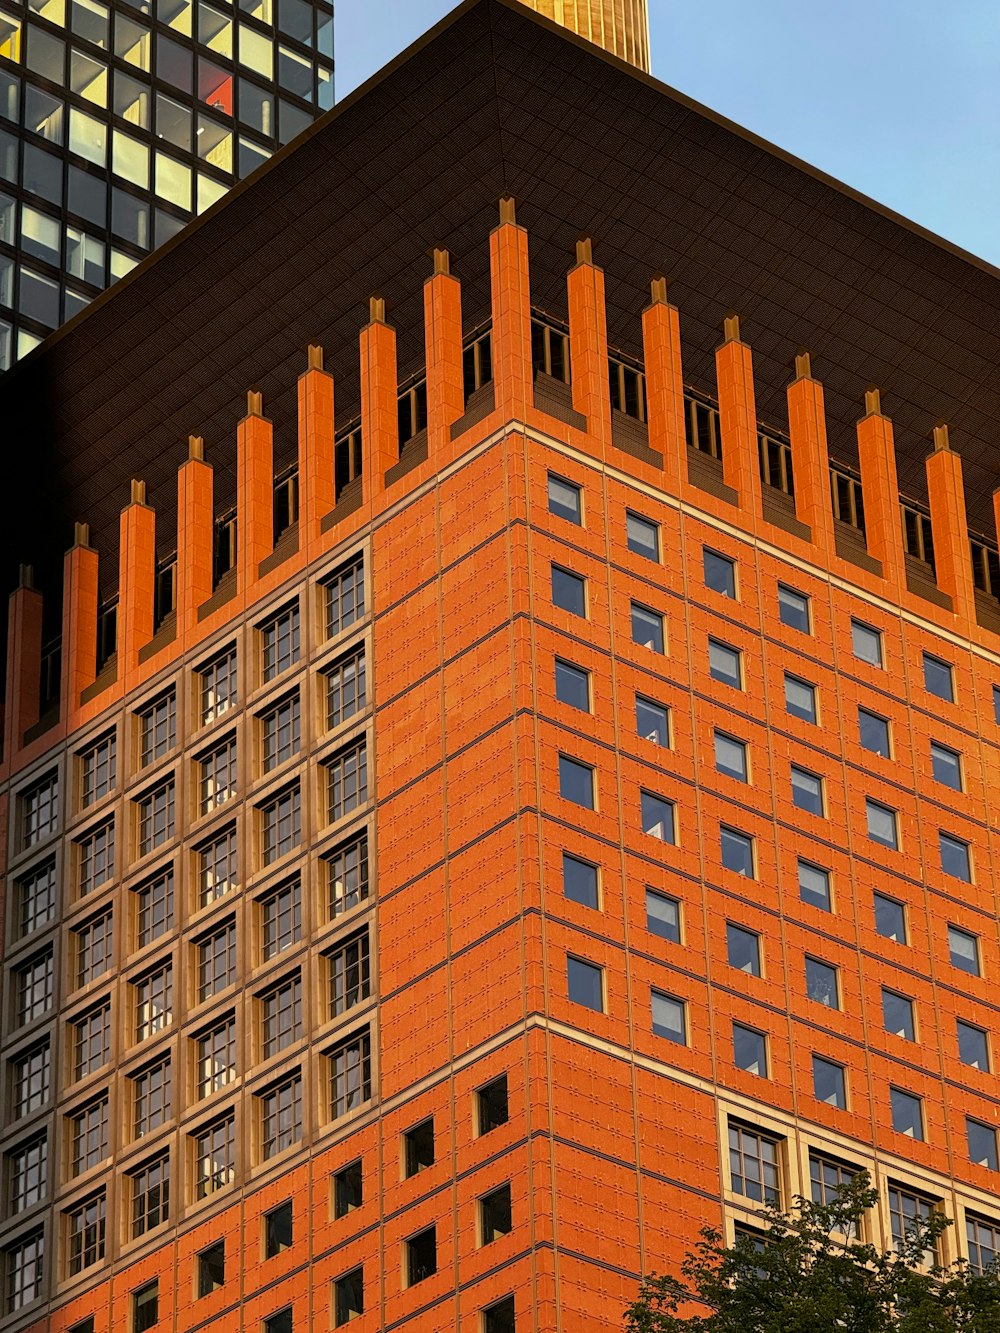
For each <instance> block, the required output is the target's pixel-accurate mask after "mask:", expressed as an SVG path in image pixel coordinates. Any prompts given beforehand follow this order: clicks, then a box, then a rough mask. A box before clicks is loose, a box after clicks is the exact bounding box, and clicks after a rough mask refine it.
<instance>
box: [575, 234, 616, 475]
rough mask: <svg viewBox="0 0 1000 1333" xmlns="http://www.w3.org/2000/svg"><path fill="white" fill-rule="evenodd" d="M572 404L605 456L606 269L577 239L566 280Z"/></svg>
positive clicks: (607, 396)
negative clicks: (583, 417)
mask: <svg viewBox="0 0 1000 1333" xmlns="http://www.w3.org/2000/svg"><path fill="white" fill-rule="evenodd" d="M566 290H567V297H568V300H569V346H570V357H571V358H572V375H571V380H572V386H573V406H574V407H575V408H576V410H577V411H578V412H581V413H582V414H583V415H584V416H585V417H586V418H587V431H588V433H589V434H590V435H592V436H593V437H594V439H595V440H596V441H597V445H598V448H599V450H600V453H599V455H598V457H600V458H606V457H607V454H608V450H609V449H610V446H611V394H610V389H609V387H608V320H607V309H606V305H605V298H604V272H603V270H602V269H599V268H598V267H597V265H596V264H595V263H594V258H593V247H592V246H591V243H590V241H589V240H583V241H577V243H576V265H575V267H574V268H572V269H570V271H569V276H568V278H567V280H566Z"/></svg>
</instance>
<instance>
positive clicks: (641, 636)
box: [631, 602, 667, 653]
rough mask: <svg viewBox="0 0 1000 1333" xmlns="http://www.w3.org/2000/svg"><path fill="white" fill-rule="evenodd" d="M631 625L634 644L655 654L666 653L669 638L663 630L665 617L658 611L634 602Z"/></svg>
mask: <svg viewBox="0 0 1000 1333" xmlns="http://www.w3.org/2000/svg"><path fill="white" fill-rule="evenodd" d="M631 623H632V642H633V643H635V644H638V645H639V647H640V648H648V649H649V650H650V652H653V653H662V652H665V651H666V641H667V636H666V633H665V632H664V629H663V617H662V616H661V615H660V613H659V612H658V611H651V610H650V609H649V607H648V606H640V605H639V603H638V602H632V604H631Z"/></svg>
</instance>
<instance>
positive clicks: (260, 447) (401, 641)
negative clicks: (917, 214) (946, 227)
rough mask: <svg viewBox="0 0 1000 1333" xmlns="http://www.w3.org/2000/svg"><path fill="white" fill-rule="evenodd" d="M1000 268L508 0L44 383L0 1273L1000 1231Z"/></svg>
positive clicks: (25, 1310)
mask: <svg viewBox="0 0 1000 1333" xmlns="http://www.w3.org/2000/svg"><path fill="white" fill-rule="evenodd" d="M458 70H464V71H466V73H467V82H466V83H464V84H463V83H461V81H460V80H459V79H458V78H457V77H456V72H457V71H458ZM484 73H491V75H492V77H491V78H490V79H488V80H487V79H485V78H484V77H483V76H484ZM571 113H572V114H571ZM615 126H618V127H619V133H620V135H621V138H620V140H617V141H614V142H609V139H608V136H609V134H611V132H612V131H613V129H614V127H615ZM629 136H631V137H629ZM602 144H603V145H604V147H603V149H602V147H601V145H602ZM602 154H605V155H602ZM612 160H613V161H614V164H615V165H614V166H612ZM434 162H437V163H438V164H439V171H438V172H437V173H435V172H434V171H432V170H430V165H431V164H432V163H434ZM588 171H589V172H590V173H591V174H590V175H589V176H588V175H586V174H585V173H587V172H588ZM699 180H700V182H701V184H700V185H699V184H698V181H699ZM795 200H798V201H799V202H798V204H796V203H795V202H794V201H795ZM768 218H770V224H769V225H768V223H767V219H768ZM338 235H339V237H340V244H334V243H333V242H334V241H335V240H336V237H337V236H338ZM664 274H666V275H667V276H663V275H664ZM227 292H228V294H229V302H228V304H227V303H226V301H225V300H223V299H222V297H223V294H224V293H227ZM998 306H1000V284H998V280H997V274H996V273H995V272H994V271H993V270H990V269H988V268H987V267H986V266H984V265H981V264H979V263H978V262H977V261H973V260H971V259H969V258H968V257H965V256H962V255H960V254H958V253H957V252H955V251H953V250H951V249H950V248H948V247H947V246H945V245H943V244H942V243H940V242H937V241H935V240H934V239H933V238H930V237H928V236H926V235H925V234H923V233H921V232H919V231H918V230H916V229H914V228H912V227H910V226H909V225H907V224H904V223H902V222H901V221H900V220H897V219H893V218H891V217H890V216H888V215H886V214H885V213H884V212H882V211H879V210H877V209H875V208H874V206H871V205H869V204H867V203H865V202H864V201H861V200H859V199H857V198H856V197H854V196H852V195H850V194H849V193H848V192H845V191H844V190H843V189H841V188H839V187H836V186H835V185H834V184H833V183H831V182H829V181H826V180H825V179H823V178H820V177H818V176H817V175H816V174H815V173H811V172H809V171H808V170H807V169H805V168H803V167H802V166H801V165H800V164H796V163H793V162H791V161H790V160H789V159H787V158H785V157H783V156H782V155H781V154H779V153H777V152H776V151H775V150H771V149H768V148H767V147H766V146H765V145H761V144H760V143H758V142H756V141H753V140H750V139H749V138H747V137H746V136H745V135H743V134H742V133H741V132H738V131H737V130H736V129H735V128H734V127H731V126H727V125H724V124H722V123H720V122H719V121H718V120H716V119H714V118H713V117H711V116H710V115H709V114H708V113H706V112H704V111H702V110H700V109H698V108H696V107H694V106H692V104H690V103H689V102H687V101H686V100H685V99H683V98H681V97H679V96H678V95H677V94H674V93H671V92H670V91H669V90H667V89H664V88H662V87H661V86H660V85H658V84H656V83H655V82H654V81H653V80H651V79H649V78H648V77H646V76H644V75H642V74H641V73H638V72H636V71H634V70H631V69H629V68H627V67H626V66H624V65H623V64H620V63H619V62H617V61H616V60H614V59H613V58H612V57H610V56H607V55H604V54H602V53H600V52H597V51H595V50H593V49H592V48H590V47H589V46H587V45H586V44H584V43H583V42H581V41H579V40H577V39H575V38H574V37H572V36H570V35H567V34H565V33H563V32H560V31H559V30H557V29H556V28H555V27H554V26H553V25H552V24H551V23H547V22H546V21H545V20H544V18H538V17H535V16H533V15H531V14H529V13H527V12H526V11H524V10H523V9H522V8H521V7H520V6H519V5H517V4H515V3H513V0H470V3H468V4H466V5H464V6H462V7H461V8H460V9H459V10H458V11H456V13H455V14H454V15H453V16H451V18H450V19H449V20H447V21H446V22H445V23H444V24H442V25H440V26H439V27H438V28H437V29H435V30H434V31H433V32H432V33H431V34H429V36H428V37H427V38H426V39H425V40H424V41H423V42H422V43H420V44H418V46H417V47H416V48H414V49H413V50H412V51H410V52H408V53H406V54H405V55H404V56H403V57H402V58H401V59H400V60H399V61H398V62H396V63H395V64H394V65H393V66H391V67H390V68H389V70H388V71H386V72H385V73H384V75H383V76H381V77H379V78H378V79H376V80H374V81H373V82H372V84H371V85H369V86H367V87H366V88H365V89H362V90H360V91H359V93H358V94H356V95H355V96H353V97H352V98H350V99H348V100H347V102H346V103H345V104H344V105H343V106H342V107H339V108H337V109H336V110H335V111H334V112H333V113H332V114H331V116H330V117H329V118H326V119H324V120H323V121H321V122H320V123H319V124H318V125H317V126H315V127H314V129H313V130H312V131H311V132H310V133H309V134H308V135H307V136H306V138H305V139H303V140H302V141H301V142H300V143H297V144H296V145H294V146H293V147H292V148H291V149H290V150H288V151H285V152H283V153H281V154H278V155H277V156H276V158H275V161H274V163H273V164H272V165H271V166H270V167H269V168H268V169H267V170H266V171H265V172H262V173H261V175H260V176H259V177H257V178H256V179H255V180H254V181H252V182H249V183H248V184H246V185H244V186H242V187H239V188H238V189H237V190H235V191H234V192H233V194H232V195H231V197H230V198H229V199H227V200H226V201H225V202H224V203H222V204H220V205H219V206H218V208H216V209H214V210H212V211H210V213H209V214H208V215H207V216H206V217H205V218H204V219H201V220H200V221H199V222H198V223H197V224H196V225H195V226H193V227H192V228H191V230H190V232H188V233H187V234H186V235H185V236H184V237H183V238H181V239H180V240H179V241H177V242H175V243H174V244H173V245H172V246H171V247H170V248H169V249H168V250H166V251H165V252H164V253H162V254H161V255H159V256H156V257H153V258H152V259H151V260H150V261H148V262H147V263H146V264H144V265H143V266H141V267H140V269H138V270H137V271H136V273H135V274H133V275H130V276H129V277H128V278H127V279H125V280H124V281H123V282H122V283H121V284H120V285H119V286H118V287H117V288H116V290H115V291H114V292H113V293H109V294H108V295H107V296H105V297H102V298H101V299H100V300H99V301H96V302H95V303H94V306H93V307H92V309H91V310H89V311H88V312H87V313H86V314H85V315H84V316H83V317H82V318H81V319H80V320H79V322H78V323H77V324H76V325H75V326H74V327H73V328H70V329H67V330H64V331H62V332H61V333H58V334H56V335H55V336H54V337H53V338H51V339H50V340H48V341H47V343H46V345H45V346H44V347H42V348H40V349H39V350H38V351H37V352H36V353H34V354H33V355H32V356H31V357H30V358H29V359H28V360H27V361H26V362H25V363H24V364H22V365H19V366H18V367H16V368H15V370H14V371H13V372H12V373H11V374H10V375H8V376H6V377H5V378H4V380H3V381H2V382H0V419H2V420H4V421H5V422H9V423H10V427H9V429H10V431H11V435H10V438H11V440H12V441H15V442H18V441H22V440H28V439H30V440H31V442H32V448H31V449H30V450H27V449H25V450H21V451H20V454H18V453H17V452H16V451H12V459H14V460H15V461H14V462H13V463H12V468H13V478H14V484H12V489H13V491H14V492H15V493H16V495H17V496H18V497H19V499H18V505H19V507H21V508H23V507H24V505H23V503H22V500H23V499H30V501H31V503H32V505H33V506H35V512H36V513H42V514H43V515H45V517H46V520H47V522H46V525H45V527H44V528H42V529H40V530H36V529H38V525H37V523H36V528H35V529H33V528H32V527H31V526H30V525H29V524H27V523H26V522H24V520H23V519H22V518H20V517H19V515H18V513H17V512H16V509H15V508H14V507H13V506H12V508H11V512H10V515H9V521H8V522H7V523H6V525H5V527H6V531H7V538H8V558H9V559H10V557H14V558H19V559H22V560H25V561H30V562H31V566H32V567H33V568H29V567H28V566H27V565H26V566H25V567H23V568H22V569H21V571H20V575H19V578H18V584H19V586H17V587H16V588H15V590H14V591H13V593H12V594H11V602H10V617H9V629H8V644H7V688H6V700H5V708H4V755H3V769H2V771H0V780H2V783H3V786H2V800H3V801H4V803H5V816H4V822H3V825H2V826H3V828H4V829H5V830H6V837H7V842H8V846H7V860H6V885H7V893H6V895H5V922H4V931H3V941H4V956H3V974H4V975H3V983H4V986H5V991H4V997H5V1003H4V1009H3V1018H2V1031H0V1060H2V1069H3V1078H4V1080H5V1082H4V1099H3V1111H2V1117H3V1118H2V1120H0V1125H2V1128H0V1151H2V1152H3V1154H4V1167H5V1169H4V1176H3V1180H4V1189H5V1190H6V1192H7V1196H6V1198H5V1201H4V1202H5V1205H6V1207H5V1213H4V1218H5V1220H4V1221H3V1222H2V1223H0V1252H2V1256H3V1289H2V1290H3V1300H4V1306H3V1316H2V1321H0V1330H3V1333H6V1329H7V1328H11V1329H17V1330H21V1329H32V1330H38V1333H41V1330H42V1329H43V1328H44V1329H46V1330H53V1331H58V1333H68V1331H70V1330H72V1331H73V1333H83V1331H84V1330H85V1329H91V1330H92V1333H109V1330H111V1329H112V1328H116V1329H118V1328H122V1329H124V1328H127V1329H129V1330H130V1331H131V1330H141V1329H145V1328H152V1327H155V1328H160V1327H164V1328H167V1327H169V1328H173V1329H175V1330H177V1333H187V1331H188V1330H195V1329H198V1328H203V1327H205V1326H207V1325H208V1324H210V1323H213V1322H215V1323H220V1324H221V1325H222V1326H224V1327H225V1328H227V1329H233V1330H237V1329H240V1330H246V1331H247V1333H250V1331H251V1330H254V1331H255V1333H289V1331H290V1330H305V1329H310V1330H311V1329H314V1328H329V1327H339V1326H342V1325H346V1324H347V1323H351V1324H352V1325H353V1326H354V1327H355V1328H357V1329H358V1330H359V1333H363V1330H365V1329H372V1330H374V1329H386V1330H388V1329H395V1328H401V1327H405V1328H407V1329H410V1328H412V1329H414V1330H426V1331H427V1333H432V1331H434V1330H440V1329H441V1328H444V1327H449V1328H450V1327H455V1328H457V1329H460V1330H462V1331H463V1333H511V1330H515V1329H516V1330H517V1331H518V1333H525V1330H532V1333H547V1330H554V1329H556V1328H557V1327H561V1328H565V1329H573V1330H574V1333H575V1331H576V1330H584V1331H589V1330H595V1331H596V1330H603V1329H611V1328H615V1327H618V1326H620V1321H621V1314H622V1310H623V1308H624V1306H625V1305H626V1303H627V1302H628V1301H629V1300H631V1299H632V1298H633V1296H634V1294H635V1291H636V1285H637V1279H638V1277H639V1275H640V1274H641V1273H644V1272H649V1271H664V1270H666V1269H672V1268H674V1267H675V1266H676V1265H677V1263H678V1262H679V1260H680V1258H681V1257H682V1255H683V1253H684V1252H685V1250H686V1249H687V1248H688V1247H689V1246H690V1245H691V1243H692V1242H693V1241H694V1240H695V1239H696V1238H697V1234H698V1230H699V1228H700V1227H701V1226H703V1225H705V1224H712V1225H719V1226H722V1227H724V1229H725V1231H726V1234H727V1236H729V1237H732V1236H733V1235H734V1234H736V1233H737V1232H738V1231H739V1230H741V1229H743V1230H750V1231H751V1232H752V1231H753V1229H754V1227H755V1225H756V1220H755V1219H756V1208H757V1207H758V1205H759V1204H760V1203H761V1202H762V1201H765V1200H776V1201H779V1202H782V1203H788V1202H790V1201H791V1200H792V1198H793V1196H795V1195H796V1194H802V1195H806V1196H812V1197H815V1198H824V1197H829V1192H830V1191H832V1189H833V1188H834V1187H835V1186H836V1184H837V1183H838V1182H839V1181H841V1180H843V1179H844V1178H845V1176H846V1175H848V1174H850V1173H852V1172H854V1171H856V1170H857V1169H859V1168H862V1167H864V1168H866V1169H868V1170H869V1171H870V1172H871V1173H872V1176H873V1178H874V1180H875V1182H876V1183H877V1185H878V1189H879V1203H878V1206H877V1207H876V1208H875V1209H873V1211H872V1213H871V1215H870V1217H869V1219H868V1222H867V1225H868V1229H869V1234H870V1237H871V1239H872V1240H873V1241H874V1242H875V1243H876V1244H880V1245H881V1244H890V1243H891V1242H892V1241H893V1239H894V1238H898V1237H899V1236H900V1235H901V1234H902V1230H903V1229H905V1227H906V1225H907V1220H908V1219H910V1218H912V1217H914V1216H916V1215H917V1214H919V1213H921V1212H923V1211H925V1210H927V1209H930V1208H943V1209H944V1210H945V1211H946V1212H948V1214H949V1215H950V1216H952V1217H953V1218H954V1219H955V1222H956V1225H955V1226H954V1227H953V1228H951V1229H950V1230H949V1231H948V1232H946V1233H945V1235H944V1237H943V1238H942V1242H941V1245H942V1258H944V1259H945V1260H949V1259H951V1258H954V1257H957V1256H967V1257H969V1258H970V1260H971V1261H972V1262H973V1263H974V1264H975V1265H977V1266H979V1265H984V1264H985V1263H987V1262H988V1261H989V1260H990V1259H991V1258H992V1256H993V1254H994V1253H995V1252H996V1250H997V1246H998V1244H1000V1209H998V1207H997V1202H996V1196H997V1165H998V1164H997V1145H996V1137H995V1127H996V1118H997V1111H998V1107H1000V1100H998V1098H997V1095H996V1083H995V1078H994V1075H993V1073H992V1072H991V1061H992V1059H993V1053H992V1048H993V1036H994V1033H995V1032H996V1030H997V1027H998V1021H1000V1010H998V1007H997V1003H996V996H995V993H994V992H995V989H996V987H995V984H994V979H995V976H996V973H997V969H998V967H1000V930H998V918H997V903H996V885H995V883H994V874H993V866H994V851H995V847H996V838H997V835H996V832H995V822H996V821H995V818H994V815H993V811H992V809H991V806H990V802H991V800H992V797H991V795H990V793H991V792H992V790H993V789H994V788H995V786H996V778H997V770H998V768H1000V641H998V639H997V626H998V625H1000V615H998V609H997V601H996V594H995V590H996V589H997V583H996V578H997V555H996V534H995V526H994V523H993V519H992V514H991V499H990V496H991V488H992V481H993V479H994V474H993V471H992V467H991V461H990V460H991V454H990V452H989V451H990V448H991V445H992V431H993V430H994V429H995V414H994V408H995V392H996V376H997V372H996V369H995V358H994V360H993V362H992V363H991V360H990V358H991V357H992V356H993V348H992V344H991V342H990V337H991V335H989V334H988V333H987V332H984V329H988V327H989V325H990V320H991V319H992V316H993V314H994V313H995V311H996V309H997V307H998ZM803 348H809V349H810V350H809V351H804V350H802V349H803ZM873 384H878V385H879V388H873V387H871V386H872V385H873ZM944 421H947V422H948V426H945V425H944V424H940V423H942V422H944ZM29 432H30V434H29ZM179 439H186V446H184V447H182V448H179V447H178V444H177V441H178V440H179ZM963 473H964V479H963ZM901 497H902V500H901ZM74 523H75V524H76V526H75V527H74V526H73V524H74ZM67 546H68V547H69V549H68V551H67V552H66V554H65V556H63V554H62V551H63V549H64V548H65V547H67ZM39 682H41V685H39Z"/></svg>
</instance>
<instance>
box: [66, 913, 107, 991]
mask: <svg viewBox="0 0 1000 1333" xmlns="http://www.w3.org/2000/svg"><path fill="white" fill-rule="evenodd" d="M73 934H74V935H75V936H76V975H75V978H74V979H75V982H76V984H77V986H86V985H87V983H88V982H90V981H93V980H94V978H95V977H99V976H101V975H102V974H103V973H104V972H106V971H107V970H108V968H109V967H110V966H111V947H112V925H111V913H110V912H104V913H102V914H101V915H100V916H98V917H95V918H94V919H93V920H92V921H88V922H87V923H86V924H85V925H82V926H80V927H79V928H78V929H77V930H75V931H74V932H73Z"/></svg>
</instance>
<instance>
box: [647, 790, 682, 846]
mask: <svg viewBox="0 0 1000 1333" xmlns="http://www.w3.org/2000/svg"><path fill="white" fill-rule="evenodd" d="M639 806H640V816H641V819H642V831H643V833H648V834H649V836H650V837H651V838H658V839H659V840H660V842H669V843H671V844H673V843H674V842H676V832H675V828H674V803H673V801H665V800H664V799H663V797H662V796H655V795H654V794H653V793H652V792H650V791H644V792H640V793H639Z"/></svg>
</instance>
